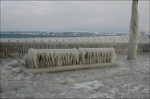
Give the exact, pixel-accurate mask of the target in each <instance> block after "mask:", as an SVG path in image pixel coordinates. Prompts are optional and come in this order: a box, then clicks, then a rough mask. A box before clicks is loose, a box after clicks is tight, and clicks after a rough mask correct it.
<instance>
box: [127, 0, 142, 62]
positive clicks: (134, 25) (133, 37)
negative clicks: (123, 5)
mask: <svg viewBox="0 0 150 99" xmlns="http://www.w3.org/2000/svg"><path fill="white" fill-rule="evenodd" d="M131 13H132V15H131V21H130V35H129V44H128V56H127V60H136V58H137V49H138V46H137V34H138V22H139V18H138V0H133V1H132V12H131Z"/></svg>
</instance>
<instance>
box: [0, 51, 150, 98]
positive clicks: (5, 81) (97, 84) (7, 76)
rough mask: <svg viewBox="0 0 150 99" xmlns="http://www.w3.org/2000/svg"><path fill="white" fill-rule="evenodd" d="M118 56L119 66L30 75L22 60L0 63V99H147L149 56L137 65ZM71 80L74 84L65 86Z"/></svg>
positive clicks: (141, 56) (139, 56)
mask: <svg viewBox="0 0 150 99" xmlns="http://www.w3.org/2000/svg"><path fill="white" fill-rule="evenodd" d="M126 59H127V56H126V55H125V54H118V55H117V61H118V62H120V66H117V67H109V68H99V69H85V70H77V71H67V72H58V73H49V74H46V73H43V74H36V75H32V74H29V73H25V72H23V71H22V70H20V67H21V66H24V61H23V59H3V60H1V64H0V67H1V90H0V92H1V93H0V94H1V95H0V96H1V97H2V98H10V97H11V98H149V97H150V96H149V80H150V79H149V72H150V70H149V53H138V58H137V63H136V64H133V63H132V62H128V61H126ZM68 78H69V79H72V81H74V83H69V81H71V80H69V81H68V80H66V79H68Z"/></svg>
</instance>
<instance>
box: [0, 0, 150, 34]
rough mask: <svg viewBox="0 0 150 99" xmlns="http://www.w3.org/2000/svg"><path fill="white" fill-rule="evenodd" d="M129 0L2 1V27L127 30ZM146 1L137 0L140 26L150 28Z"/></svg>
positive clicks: (7, 28)
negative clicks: (138, 0)
mask: <svg viewBox="0 0 150 99" xmlns="http://www.w3.org/2000/svg"><path fill="white" fill-rule="evenodd" d="M131 4H132V2H131V1H2V2H1V21H2V22H1V23H2V25H1V28H2V30H42V31H43V30H44V31H95V32H101V31H108V32H123V33H124V32H128V31H129V30H128V29H129V23H130V17H131ZM148 8H149V5H148V2H147V1H140V2H139V12H140V30H141V31H144V32H149V28H148V27H149V9H148Z"/></svg>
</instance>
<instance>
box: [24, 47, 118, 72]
mask: <svg viewBox="0 0 150 99" xmlns="http://www.w3.org/2000/svg"><path fill="white" fill-rule="evenodd" d="M115 55H116V54H115V49H114V48H79V49H78V50H77V49H76V48H73V49H29V51H28V54H27V55H26V56H25V63H26V65H27V67H28V68H31V69H32V68H43V67H57V66H67V65H79V64H94V63H107V62H115Z"/></svg>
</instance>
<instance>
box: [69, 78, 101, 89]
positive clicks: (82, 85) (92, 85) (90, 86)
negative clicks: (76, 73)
mask: <svg viewBox="0 0 150 99" xmlns="http://www.w3.org/2000/svg"><path fill="white" fill-rule="evenodd" d="M100 86H104V85H103V83H102V82H100V81H97V80H95V81H89V82H84V83H78V84H74V87H72V88H73V89H80V88H87V89H88V90H93V89H98V88H99V87H100Z"/></svg>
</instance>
